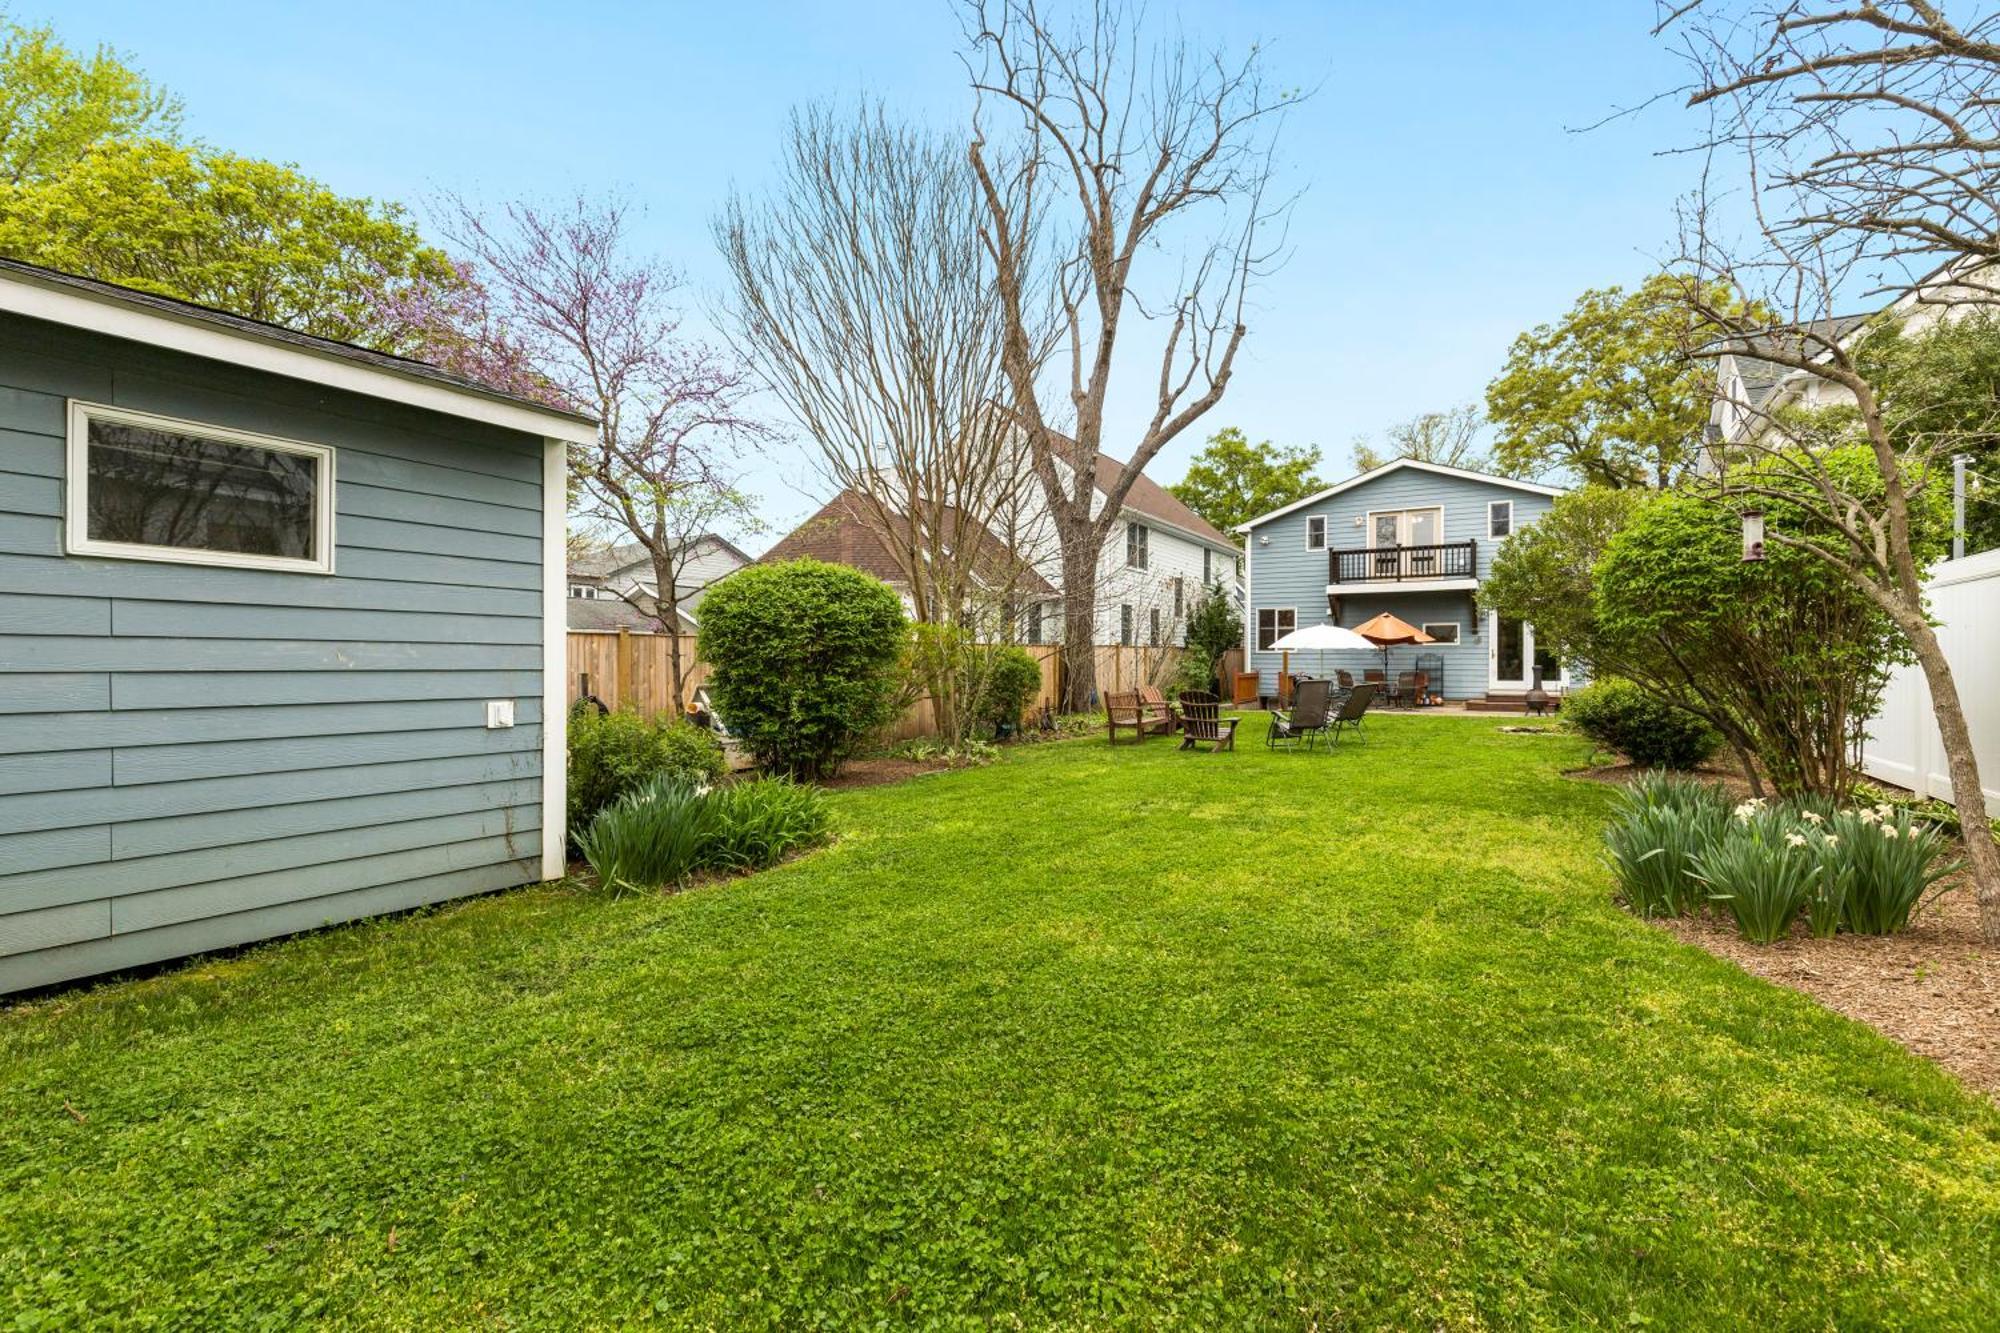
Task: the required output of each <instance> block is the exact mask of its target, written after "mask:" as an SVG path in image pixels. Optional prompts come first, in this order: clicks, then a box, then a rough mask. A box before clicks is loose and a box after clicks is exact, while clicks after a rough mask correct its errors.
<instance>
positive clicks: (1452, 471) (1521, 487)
mask: <svg viewBox="0 0 2000 1333" xmlns="http://www.w3.org/2000/svg"><path fill="white" fill-rule="evenodd" d="M1406 468H1414V469H1416V470H1417V471H1420V472H1432V473H1436V474H1437V475H1438V476H1440V477H1456V478H1458V479H1460V480H1461V481H1484V482H1490V483H1492V484H1493V485H1495V486H1506V487H1509V488H1511V489H1513V490H1517V491H1524V492H1526V493H1527V494H1529V495H1562V494H1564V491H1563V488H1562V487H1560V486H1544V485H1542V484H1541V483H1540V482H1535V481H1520V480H1517V479H1515V478H1513V477H1496V476H1495V475H1493V474H1492V473H1491V472H1475V471H1473V470H1472V469H1471V468H1463V467H1446V466H1445V465H1444V464H1443V463H1426V462H1424V461H1422V460H1421V459H1416V458H1393V459H1391V460H1389V461H1388V462H1386V463H1384V464H1383V465H1382V466H1381V467H1378V468H1371V469H1369V470H1368V471H1366V472H1363V473H1361V474H1360V475H1359V476H1354V477H1349V478H1348V479H1347V480H1346V481H1343V482H1340V483H1339V484H1338V485H1334V486H1329V487H1327V488H1326V489H1325V490H1323V491H1320V492H1318V493H1317V494H1314V495H1308V496H1307V497H1306V498H1305V499H1303V500H1294V501H1293V502H1292V503H1291V504H1288V505H1286V506H1284V507H1283V508H1281V509H1273V510H1272V511H1271V512H1270V513H1268V514H1259V515H1258V516H1257V517H1255V518H1253V519H1251V520H1250V521H1249V522H1247V523H1239V524H1237V525H1236V531H1238V532H1248V531H1250V530H1251V529H1252V528H1255V527H1258V526H1260V525H1261V524H1265V523H1269V522H1270V521H1271V520H1272V519H1274V518H1283V517H1284V516H1285V515H1286V514H1290V513H1294V512H1296V511H1297V510H1300V509H1304V508H1306V507H1307V506H1308V505H1316V504H1318V503H1319V502H1320V501H1322V500H1330V499H1332V498H1333V497H1334V496H1336V495H1339V494H1341V493H1343V492H1345V491H1351V490H1354V489H1355V488H1356V487H1359V486H1365V485H1367V484H1368V483H1369V482H1371V481H1374V480H1376V479H1378V478H1380V477H1386V476H1388V475H1389V474H1390V473H1392V472H1401V471H1403V470H1404V469H1406Z"/></svg>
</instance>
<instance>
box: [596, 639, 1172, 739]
mask: <svg viewBox="0 0 2000 1333" xmlns="http://www.w3.org/2000/svg"><path fill="white" fill-rule="evenodd" d="M670 637H671V636H669V635H665V634H635V633H633V632H632V631H630V630H616V631H613V630H571V631H570V632H569V654H568V656H569V701H570V702H571V703H575V702H576V701H577V700H578V699H579V698H581V697H583V695H584V694H585V693H586V692H587V693H590V694H594V695H596V696H597V697H598V698H599V699H602V700H603V701H604V702H605V703H606V704H607V705H609V706H610V707H612V708H635V709H637V710H639V711H640V712H642V713H645V714H646V715H647V716H649V717H650V716H652V715H654V714H656V713H663V712H672V713H680V712H684V711H686V709H687V706H688V705H689V704H691V703H693V702H694V692H695V690H696V688H697V687H699V686H700V685H701V683H702V682H703V681H705V680H707V679H708V663H706V662H704V661H702V660H701V659H700V658H699V657H697V656H696V655H695V637H694V636H693V635H692V634H683V635H681V636H680V641H681V677H682V681H681V698H680V699H679V700H675V699H674V698H673V688H672V685H671V682H672V680H673V672H672V670H671V668H670V666H669V659H668V656H667V654H668V641H669V638H670ZM1026 651H1027V652H1028V653H1029V655H1030V656H1032V657H1033V658H1034V659H1035V661H1036V663H1037V664H1038V665H1039V666H1040V667H1041V669H1042V683H1041V688H1040V690H1038V691H1037V693H1036V696H1035V701H1034V703H1033V704H1032V705H1031V707H1032V708H1034V709H1036V710H1039V709H1040V708H1041V706H1042V705H1043V704H1049V705H1051V706H1053V705H1054V704H1055V703H1056V702H1057V700H1058V699H1059V698H1060V694H1061V685H1062V649H1061V648H1060V647H1057V646H1055V645H1052V644H1041V645H1037V646H1033V647H1029V648H1027V649H1026ZM1181 651H1182V650H1181V649H1179V648H1175V647H1171V646H1164V645H1163V646H1161V647H1158V648H1154V647H1144V646H1141V647H1133V648H1126V647H1120V646H1117V645H1100V646H1099V647H1098V648H1097V688H1098V691H1099V692H1100V693H1102V692H1104V691H1108V690H1130V689H1136V688H1138V687H1139V686H1141V685H1164V684H1165V683H1166V682H1167V681H1168V680H1169V679H1170V678H1171V677H1172V676H1173V673H1174V671H1175V670H1176V669H1178V667H1179V666H1180V659H1181ZM936 732H937V722H936V720H935V718H934V717H933V716H932V713H931V702H930V700H928V699H919V700H918V701H917V702H916V703H914V704H912V705H911V706H910V707H909V708H908V709H907V710H905V712H904V713H903V715H902V716H901V717H899V718H897V719H896V721H894V722H892V723H891V724H890V725H889V726H888V728H887V729H886V730H885V731H884V732H883V734H882V738H883V739H884V740H887V741H903V740H911V739H914V738H915V737H918V736H930V735H935V734H936Z"/></svg>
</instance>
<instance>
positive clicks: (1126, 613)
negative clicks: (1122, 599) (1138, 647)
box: [1118, 606, 1133, 648]
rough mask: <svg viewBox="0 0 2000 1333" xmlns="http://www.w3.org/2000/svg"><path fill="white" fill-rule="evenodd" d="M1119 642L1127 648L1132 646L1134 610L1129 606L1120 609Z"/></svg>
mask: <svg viewBox="0 0 2000 1333" xmlns="http://www.w3.org/2000/svg"><path fill="white" fill-rule="evenodd" d="M1118 642H1120V643H1122V644H1124V645H1125V646H1126V647H1127V648H1130V647H1131V646H1132V642H1133V640H1132V608H1131V607H1129V606H1121V607H1119V608H1118Z"/></svg>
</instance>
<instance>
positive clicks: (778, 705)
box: [701, 560, 906, 778]
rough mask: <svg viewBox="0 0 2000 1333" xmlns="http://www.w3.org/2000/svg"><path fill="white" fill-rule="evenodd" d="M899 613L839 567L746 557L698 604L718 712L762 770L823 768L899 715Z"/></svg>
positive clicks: (870, 585) (869, 582)
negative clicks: (756, 561)
mask: <svg viewBox="0 0 2000 1333" xmlns="http://www.w3.org/2000/svg"><path fill="white" fill-rule="evenodd" d="M904 625H905V621H904V619H903V609H902V606H901V604H900V603H899V602H898V601H897V600H896V594H895V593H894V592H892V591H891V590H890V588H889V585H888V584H886V583H884V582H882V581H881V580H880V579H877V578H871V577H869V576H868V575H866V574H863V573H861V572H860V571H859V570H855V569H849V568H847V567H846V566H844V565H829V564H825V563H823V562H821V561H818V560H793V561H789V562H786V563H784V564H776V565H752V566H750V567H749V568H748V569H743V570H739V571H738V572H736V573H735V574H732V575H730V576H729V577H728V578H726V579H724V580H723V581H722V582H720V583H718V584H716V585H715V587H714V588H712V589H711V590H710V591H709V593H708V595H707V597H705V598H704V599H703V600H702V605H701V655H702V658H703V659H704V660H705V661H707V662H708V663H709V665H710V667H711V668H712V672H711V674H710V676H709V689H710V690H711V692H712V693H713V694H714V697H715V707H716V711H717V713H719V714H720V715H721V717H722V720H723V721H724V723H725V724H727V725H728V727H729V729H730V731H731V732H732V733H734V734H735V735H736V736H737V737H739V738H740V739H741V740H742V742H743V744H744V745H745V746H746V747H747V748H748V749H749V750H750V752H751V754H753V755H754V756H756V759H757V762H758V764H759V765H761V766H762V767H763V768H764V770H765V771H766V772H770V773H783V774H788V775H790V776H792V777H796V778H817V777H824V776H827V775H829V774H831V773H833V772H835V771H837V770H838V769H839V767H840V764H841V761H843V760H844V759H846V758H847V757H848V755H850V754H852V753H853V751H854V748H855V747H856V746H857V745H858V744H859V743H860V742H861V741H862V740H863V739H865V738H866V737H867V736H868V734H869V733H870V732H873V731H875V730H876V729H878V728H879V727H881V726H883V725H885V724H886V723H888V722H889V720H890V719H891V717H892V716H893V715H894V712H895V696H896V686H897V666H898V662H899V660H900V658H901V657H902V654H903V648H904V640H905V637H906V636H905V633H904Z"/></svg>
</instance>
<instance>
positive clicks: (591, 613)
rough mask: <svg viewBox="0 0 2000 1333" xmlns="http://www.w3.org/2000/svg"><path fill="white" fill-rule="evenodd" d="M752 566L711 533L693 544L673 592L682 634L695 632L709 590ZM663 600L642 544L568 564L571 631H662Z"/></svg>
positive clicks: (729, 545) (745, 556) (650, 560)
mask: <svg viewBox="0 0 2000 1333" xmlns="http://www.w3.org/2000/svg"><path fill="white" fill-rule="evenodd" d="M749 563H750V557H749V556H747V555H745V554H744V553H743V552H742V551H740V550H739V549H737V547H736V546H735V545H734V544H733V543H731V542H730V541H729V540H728V539H727V538H724V537H719V536H717V535H716V534H714V533H712V532H710V533H704V534H703V535H701V536H700V537H697V538H696V539H695V540H694V543H693V545H692V549H691V550H690V552H689V554H688V558H687V562H686V563H685V564H684V565H682V566H681V570H680V577H679V581H678V582H677V583H676V585H675V587H674V597H673V601H674V605H675V607H676V608H677V610H678V613H679V614H678V616H677V622H678V624H677V627H678V629H679V630H680V632H681V633H684V634H692V633H693V632H694V628H695V617H696V608H698V607H699V606H700V605H701V599H702V598H703V597H704V596H705V595H706V594H707V592H708V590H709V588H710V587H712V586H714V584H715V583H716V582H717V580H719V579H722V578H725V577H727V576H728V575H730V574H733V573H735V572H736V571H737V570H739V569H741V568H743V567H744V566H745V565H747V564H749ZM659 599H660V586H659V580H658V578H656V577H655V575H654V571H653V557H652V556H651V554H649V553H648V552H647V550H646V548H645V547H643V546H641V545H640V544H639V543H637V542H627V543H625V544H623V545H620V546H613V547H609V548H606V549H604V550H600V551H592V552H590V553H588V554H586V555H581V556H576V557H573V558H572V559H571V560H570V562H569V588H568V605H569V627H570V628H571V629H573V630H609V629H620V628H626V629H632V630H641V631H644V630H657V629H658V628H659V620H658V616H657V611H658V608H659V605H660V600H659ZM635 602H636V603H637V605H636V606H635V605H634V603H635Z"/></svg>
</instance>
